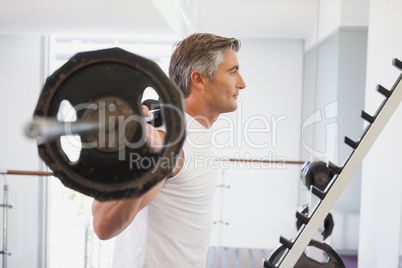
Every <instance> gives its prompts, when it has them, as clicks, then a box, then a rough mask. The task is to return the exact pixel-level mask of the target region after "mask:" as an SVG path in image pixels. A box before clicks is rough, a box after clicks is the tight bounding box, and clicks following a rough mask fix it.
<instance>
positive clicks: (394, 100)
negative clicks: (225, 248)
mask: <svg viewBox="0 0 402 268" xmlns="http://www.w3.org/2000/svg"><path fill="white" fill-rule="evenodd" d="M392 63H393V65H394V66H395V67H397V68H398V69H399V70H401V71H402V62H401V61H399V60H398V59H394V60H393V62H392ZM401 80H402V74H401V75H400V76H399V78H398V79H397V80H396V82H395V84H394V85H393V87H392V89H391V90H387V89H385V88H384V87H382V86H380V85H378V86H377V91H378V92H380V93H381V94H382V95H384V96H385V100H384V101H383V102H382V104H381V105H380V107H379V109H378V110H377V113H376V114H375V115H374V116H371V115H369V114H367V113H366V112H364V111H362V114H361V116H362V118H363V119H365V120H366V121H367V122H368V123H370V124H369V125H368V126H367V128H366V129H365V131H364V133H363V135H362V137H361V138H360V140H359V141H357V142H356V141H353V140H352V139H350V138H348V137H345V143H346V144H347V145H349V146H350V147H352V149H353V151H352V153H351V154H350V155H349V157H348V158H347V159H346V161H345V163H344V164H343V166H342V167H338V166H336V165H334V164H333V163H331V162H329V163H328V167H329V168H330V169H331V170H332V171H334V172H335V174H336V175H335V176H334V177H333V178H332V180H331V182H330V184H329V185H328V187H327V188H326V189H325V191H321V190H319V189H318V188H316V187H314V186H312V192H313V194H314V195H316V196H317V197H318V198H319V199H320V201H319V202H318V203H317V205H316V207H315V209H314V211H312V212H311V213H310V215H309V216H305V215H303V214H302V213H300V212H296V218H297V219H298V220H300V221H301V222H302V223H303V225H302V227H301V228H300V229H299V231H298V233H297V235H296V238H294V239H293V240H289V239H286V238H284V237H282V236H281V237H280V239H279V241H280V243H281V244H282V245H283V246H285V247H286V248H287V250H286V251H285V253H284V254H283V256H282V257H281V259H280V260H279V261H278V263H272V262H270V261H269V260H263V265H264V267H265V268H280V267H282V268H290V267H294V265H295V264H296V263H297V261H298V260H299V258H300V256H301V255H302V253H303V252H304V250H305V248H306V247H307V246H308V244H309V243H310V241H311V239H312V238H313V236H314V234H315V232H316V231H317V230H318V228H319V227H320V225H321V224H322V222H324V219H325V217H326V216H327V215H328V213H329V211H330V210H331V208H332V206H333V205H334V204H335V202H336V200H337V199H338V197H339V196H340V195H341V193H342V191H343V190H344V188H345V187H346V185H347V184H348V182H349V181H350V179H351V178H352V176H353V174H354V173H355V172H356V170H357V168H358V167H359V165H360V164H361V162H362V161H363V159H364V157H365V156H366V154H367V152H368V151H369V150H370V148H371V146H372V145H373V144H374V142H375V140H376V139H377V137H378V136H379V135H380V133H381V131H382V130H383V128H384V127H385V125H386V124H387V122H388V120H389V119H390V118H391V116H392V114H393V113H394V112H395V110H396V109H397V107H398V106H399V104H400V103H401V102H402V82H401Z"/></svg>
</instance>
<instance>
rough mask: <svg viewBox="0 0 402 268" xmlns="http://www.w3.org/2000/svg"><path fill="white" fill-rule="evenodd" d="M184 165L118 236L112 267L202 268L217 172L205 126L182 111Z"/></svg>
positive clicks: (209, 229) (204, 263)
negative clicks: (183, 115) (184, 134)
mask: <svg viewBox="0 0 402 268" xmlns="http://www.w3.org/2000/svg"><path fill="white" fill-rule="evenodd" d="M186 121H187V127H186V129H187V137H186V140H185V142H184V145H183V152H184V159H185V162H184V166H183V168H182V170H181V171H180V172H179V174H178V175H176V176H175V177H172V178H170V179H168V180H167V181H166V183H165V185H164V186H163V187H162V189H161V191H160V192H159V193H158V194H157V196H156V197H155V199H154V200H152V202H151V203H149V204H148V206H147V207H145V208H144V209H143V210H142V211H140V212H139V213H138V214H137V216H136V218H135V219H134V221H133V222H132V223H131V224H130V225H129V226H128V227H127V228H126V230H124V231H123V232H122V233H121V234H120V235H119V236H118V237H117V238H116V244H115V253H114V259H113V267H114V268H151V267H155V268H156V267H158V268H159V267H167V268H204V267H205V265H206V259H207V253H208V244H209V237H210V231H211V226H212V204H213V197H214V193H215V189H216V182H217V181H216V180H217V170H216V167H215V169H214V165H211V161H212V160H213V155H212V148H211V146H210V142H211V141H210V134H211V133H210V130H207V129H205V128H204V127H203V126H202V125H201V124H200V123H198V122H197V121H196V120H195V119H194V118H192V117H191V116H189V115H187V114H186Z"/></svg>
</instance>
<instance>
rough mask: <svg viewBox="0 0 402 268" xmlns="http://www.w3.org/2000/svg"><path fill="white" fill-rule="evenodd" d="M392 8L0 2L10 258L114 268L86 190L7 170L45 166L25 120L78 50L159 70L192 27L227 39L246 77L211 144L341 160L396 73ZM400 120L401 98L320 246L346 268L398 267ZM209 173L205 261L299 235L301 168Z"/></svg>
mask: <svg viewBox="0 0 402 268" xmlns="http://www.w3.org/2000/svg"><path fill="white" fill-rule="evenodd" d="M400 10H402V2H401V1H397V0H388V1H384V0H331V1H330V0H281V1H279V0H249V1H240V0H232V1H228V0H214V1H212V0H203V1H201V0H165V1H163V0H150V1H140V0H131V1H129V0H115V1H110V0H98V1H94V0H82V1H77V0H74V1H66V0H0V100H1V105H0V118H1V124H2V127H1V134H0V135H1V136H0V137H1V138H0V169H1V170H2V171H3V172H2V174H3V175H2V178H1V180H0V184H4V185H7V186H8V199H9V200H8V202H9V204H11V205H12V206H13V207H12V208H11V209H7V208H2V209H3V210H4V209H7V210H8V230H7V233H4V232H3V233H2V234H0V241H2V240H3V241H4V240H5V238H7V240H8V244H7V248H8V251H10V252H11V253H12V255H11V256H7V262H8V267H33V268H35V267H38V268H39V267H45V268H46V267H47V268H49V267H50V268H55V267H57V268H62V267H69V268H71V267H84V268H89V267H97V268H99V267H111V266H110V263H111V258H112V254H113V242H114V241H113V240H110V241H99V240H98V239H97V238H96V236H95V235H94V233H93V230H92V226H91V222H92V218H91V209H90V208H91V203H92V199H91V198H89V197H87V196H84V195H82V194H80V193H77V192H75V191H72V190H69V189H68V188H66V187H64V186H63V185H62V184H61V183H60V181H59V180H58V179H57V178H54V177H45V176H44V177H39V176H15V175H6V174H4V173H6V172H5V171H7V170H43V171H47V170H48V168H47V167H46V166H45V165H44V163H43V162H42V161H41V159H40V158H39V156H38V151H37V144H36V143H35V142H34V140H30V139H28V138H26V137H25V135H24V133H23V129H24V126H25V124H26V123H27V122H29V120H31V118H32V114H33V111H34V109H35V106H36V103H37V100H38V97H39V94H40V92H41V90H42V86H43V84H44V82H45V79H46V78H47V77H48V76H49V75H51V74H52V73H53V72H54V71H55V70H57V69H58V68H59V67H60V66H62V65H63V64H64V63H65V62H66V61H67V60H68V59H69V58H70V57H72V56H73V55H74V54H75V53H77V52H81V51H88V50H97V49H102V48H110V47H120V48H123V49H125V50H127V51H130V52H132V53H136V54H138V55H141V56H144V57H146V58H148V59H151V60H153V61H155V62H156V63H158V64H159V66H160V67H161V68H162V70H164V71H167V68H168V65H169V58H170V54H171V51H172V48H173V45H174V43H175V42H177V41H179V40H181V39H183V38H184V37H186V36H188V35H189V34H191V33H194V32H210V33H214V34H218V35H222V36H226V37H236V38H238V39H240V40H241V42H242V48H241V50H240V52H239V54H238V57H239V61H240V71H241V74H242V76H243V78H244V80H245V82H246V84H247V88H246V89H245V90H243V91H241V92H240V97H239V100H238V101H239V108H238V110H237V111H236V112H234V113H231V114H225V115H222V116H221V117H220V119H219V120H218V121H217V122H216V124H215V125H214V126H213V147H214V150H215V153H216V156H217V157H218V158H219V159H228V158H238V159H254V160H282V161H299V162H305V161H312V160H318V159H319V160H323V161H325V162H327V161H331V162H333V163H335V164H337V165H342V164H343V162H344V161H345V159H346V158H347V156H348V155H349V154H350V153H351V149H350V148H349V147H348V146H346V145H345V144H344V143H343V139H344V136H345V135H347V136H348V137H350V138H352V139H359V138H360V135H361V133H362V132H363V129H364V127H365V124H364V122H363V120H362V119H361V118H360V112H361V110H365V111H366V112H367V113H369V114H375V112H376V110H377V107H378V106H379V105H380V103H381V102H382V101H383V97H382V96H381V95H380V94H378V93H377V92H376V90H375V88H376V85H377V84H381V85H383V86H384V87H386V88H389V89H390V88H391V87H392V85H393V84H394V82H395V81H396V80H397V78H398V76H399V74H400V70H398V69H396V68H395V67H393V66H392V60H393V59H394V58H399V59H402V36H401V35H400V33H401V32H402V31H401V30H402V26H401V25H402V17H401V16H400ZM401 120H402V109H401V107H399V109H398V110H397V111H396V113H395V114H394V115H393V117H392V118H391V120H390V122H389V123H388V125H387V126H386V128H385V129H384V131H383V133H382V134H381V136H380V137H379V139H378V140H377V142H376V143H375V144H374V146H373V147H372V149H371V151H370V152H369V154H368V155H367V157H366V159H365V160H364V161H363V163H362V165H361V166H360V167H359V169H358V171H357V172H356V174H355V175H354V177H353V178H352V180H351V181H350V183H349V184H348V186H347V187H346V189H345V191H344V192H343V193H342V195H341V196H340V198H339V199H338V201H337V202H336V204H335V206H334V207H333V209H332V210H331V213H332V215H333V217H334V222H335V227H334V231H333V234H332V235H331V236H330V237H329V238H328V239H327V240H326V242H327V243H329V244H330V245H331V246H332V247H333V248H334V249H335V250H336V251H337V252H339V253H340V254H341V255H343V256H351V257H353V259H354V260H355V263H356V262H358V264H357V265H358V267H379V268H380V267H381V268H383V267H402V265H400V264H399V258H400V255H401V252H402V249H401V238H400V234H401V211H402V206H401V203H402V200H401V196H402V194H401V191H402V185H401V183H402V175H401V172H400V170H399V169H398V167H399V166H400V164H401V163H402V150H401V149H402V140H401V139H400V137H401V135H402V125H401V123H400V122H401ZM244 129H249V130H250V129H251V130H254V131H249V132H247V133H246V132H244ZM71 147H72V148H71V150H74V145H73V144H72V145H71ZM219 169H220V172H219V174H220V175H219V184H218V185H217V190H216V198H215V207H214V222H213V232H212V237H211V242H210V245H211V254H210V255H209V258H210V260H211V261H210V264H211V267H229V266H230V265H232V263H233V259H234V258H235V257H234V256H235V255H230V254H239V253H236V252H246V253H244V254H252V255H253V259H254V260H255V263H256V264H255V266H253V264H250V263H252V262H250V261H249V262H247V263H248V264H247V265H249V266H245V265H246V264H243V265H241V266H237V267H260V266H259V265H260V263H261V260H262V258H264V257H267V255H268V254H269V252H271V251H272V250H274V249H275V248H276V247H278V246H279V237H280V235H283V236H285V237H293V236H294V235H295V234H296V231H297V230H296V225H295V221H296V219H295V216H294V215H295V213H296V210H297V209H298V208H299V207H300V206H302V205H304V204H306V203H307V202H308V200H309V197H310V193H309V191H308V189H307V188H306V187H305V186H304V185H303V184H302V182H301V180H300V171H301V165H300V164H258V163H253V164H251V163H248V164H241V163H238V162H232V163H230V164H229V165H222V166H220V167H219ZM3 197H4V192H2V191H0V198H1V199H2V198H3ZM1 214H2V213H0V215H1ZM2 220H3V217H1V216H0V223H1V222H2ZM3 225H4V224H3ZM5 234H6V236H5ZM3 248H4V244H3ZM213 250H215V252H216V254H215V253H213V252H214V251H213ZM233 252H234V253H233ZM256 252H258V254H257V253H256ZM214 254H215V255H214ZM225 254H226V255H225ZM241 254H243V253H241ZM250 256H251V255H250ZM225 258H226V259H225ZM212 259H213V261H212ZM357 260H358V261H357ZM212 263H213V264H212ZM237 265H239V264H237ZM354 265H356V264H354ZM231 267H234V266H231ZM351 267H352V266H351ZM353 267H356V266H353Z"/></svg>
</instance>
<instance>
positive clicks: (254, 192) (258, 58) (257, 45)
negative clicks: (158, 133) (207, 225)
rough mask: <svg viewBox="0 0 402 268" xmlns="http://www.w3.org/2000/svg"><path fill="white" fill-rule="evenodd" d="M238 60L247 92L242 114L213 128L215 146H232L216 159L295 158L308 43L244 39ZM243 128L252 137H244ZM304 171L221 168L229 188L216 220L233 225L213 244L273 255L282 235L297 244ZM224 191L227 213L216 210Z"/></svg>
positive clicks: (284, 167) (256, 166) (290, 167)
mask: <svg viewBox="0 0 402 268" xmlns="http://www.w3.org/2000/svg"><path fill="white" fill-rule="evenodd" d="M239 61H240V73H241V74H242V76H243V78H244V80H245V82H246V84H247V87H246V89H244V90H242V91H240V97H239V108H238V110H237V111H236V112H234V113H231V114H227V115H226V114H225V115H221V116H220V119H219V120H218V121H217V122H216V124H214V126H213V130H214V132H213V133H216V136H214V137H216V139H215V140H213V141H216V143H217V144H218V145H219V144H220V145H223V144H224V142H225V141H227V140H233V141H234V143H233V144H232V145H229V144H228V145H227V146H222V148H215V149H216V150H215V151H216V155H217V157H220V158H223V159H224V158H246V159H247V158H248V159H254V160H298V159H299V148H300V128H301V126H300V111H301V92H302V75H303V42H302V41H301V40H299V41H297V40H294V41H286V40H247V39H246V40H242V48H241V50H240V52H239ZM231 122H233V125H230V124H231ZM230 129H233V130H234V131H229V130H230ZM246 129H247V130H249V131H250V132H249V133H245V132H244V131H245V130H246ZM222 130H223V131H222ZM219 131H220V132H219ZM216 147H219V146H216ZM242 167H243V168H242ZM300 168H301V167H300V165H291V164H288V165H284V164H277V165H275V164H271V165H268V164H263V165H261V164H257V163H256V164H248V165H246V164H244V163H243V164H242V163H232V164H231V165H228V166H226V167H224V168H223V169H222V170H223V172H224V184H225V185H229V186H230V189H227V188H223V190H219V189H218V191H217V199H216V200H217V204H216V205H217V207H218V211H216V215H215V220H217V221H219V220H220V219H221V218H220V216H222V219H221V220H223V221H224V222H228V225H222V226H220V225H216V226H215V227H214V233H213V237H212V243H215V244H219V242H220V243H221V245H222V246H229V247H250V248H267V249H273V248H276V247H277V246H279V237H280V235H284V236H286V237H288V238H292V237H293V236H294V235H295V233H296V226H295V221H296V218H295V213H296V210H297V205H298V204H297V200H298V185H299V178H300ZM220 191H222V193H223V195H224V201H223V204H222V209H223V211H219V207H220V205H221V204H220V193H221V192H220ZM220 212H222V215H220ZM220 228H221V230H222V233H221V236H220V234H219V232H218V231H219V229H220ZM219 238H221V240H220V241H219Z"/></svg>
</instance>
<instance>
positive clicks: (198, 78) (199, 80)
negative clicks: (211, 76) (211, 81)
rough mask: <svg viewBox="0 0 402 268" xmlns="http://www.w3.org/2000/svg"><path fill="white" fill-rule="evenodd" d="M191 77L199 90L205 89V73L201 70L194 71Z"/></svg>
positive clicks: (192, 82)
mask: <svg viewBox="0 0 402 268" xmlns="http://www.w3.org/2000/svg"><path fill="white" fill-rule="evenodd" d="M190 79H191V82H190V83H191V84H193V86H194V87H195V88H196V89H198V90H203V89H204V81H203V75H202V74H201V72H200V71H193V72H192V73H191V76H190Z"/></svg>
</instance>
